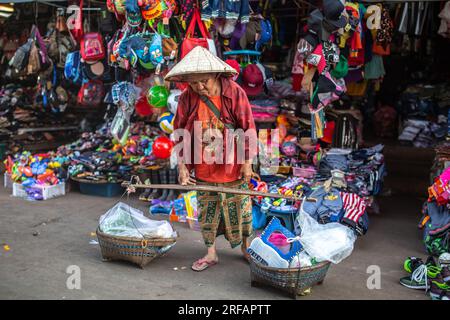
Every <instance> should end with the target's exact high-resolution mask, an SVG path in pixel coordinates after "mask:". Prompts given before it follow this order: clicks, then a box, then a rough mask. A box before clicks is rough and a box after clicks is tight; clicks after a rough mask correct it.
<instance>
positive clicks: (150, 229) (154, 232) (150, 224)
mask: <svg viewBox="0 0 450 320" xmlns="http://www.w3.org/2000/svg"><path fill="white" fill-rule="evenodd" d="M99 225H100V230H101V231H102V232H104V233H107V234H110V235H113V236H122V237H135V238H143V236H145V237H146V238H173V237H176V232H174V231H173V229H172V226H171V225H170V223H169V222H167V221H157V220H151V219H149V218H147V217H145V216H144V213H143V212H142V211H140V210H137V209H134V208H132V207H130V206H129V205H127V204H125V203H123V202H119V203H118V204H116V205H115V206H114V207H112V208H111V209H109V210H108V211H107V212H106V213H105V214H104V215H102V216H101V217H100V220H99Z"/></svg>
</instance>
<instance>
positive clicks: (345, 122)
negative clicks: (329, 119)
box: [332, 114, 358, 149]
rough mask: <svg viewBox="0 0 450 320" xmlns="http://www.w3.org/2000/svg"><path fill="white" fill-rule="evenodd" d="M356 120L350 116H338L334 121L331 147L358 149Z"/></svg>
mask: <svg viewBox="0 0 450 320" xmlns="http://www.w3.org/2000/svg"><path fill="white" fill-rule="evenodd" d="M357 128H358V120H357V119H356V118H355V117H353V116H352V115H351V114H340V115H338V117H337V120H336V127H335V130H334V135H333V143H332V147H334V148H343V149H356V148H357V147H358V133H357Z"/></svg>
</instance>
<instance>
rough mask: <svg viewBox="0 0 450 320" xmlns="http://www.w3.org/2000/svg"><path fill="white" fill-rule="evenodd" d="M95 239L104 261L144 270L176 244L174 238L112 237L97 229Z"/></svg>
mask: <svg viewBox="0 0 450 320" xmlns="http://www.w3.org/2000/svg"><path fill="white" fill-rule="evenodd" d="M97 238H98V242H99V245H100V249H101V251H102V257H103V259H104V260H105V261H113V260H121V261H129V262H132V263H134V264H137V265H138V266H139V267H141V268H144V267H145V266H146V265H147V264H148V263H149V262H150V261H152V260H153V259H155V258H156V257H159V256H162V255H163V254H165V253H166V252H168V251H169V250H170V249H171V248H172V246H173V245H174V244H175V243H176V238H169V239H150V238H147V239H139V238H131V237H118V236H112V235H109V234H106V233H103V232H101V231H100V228H97Z"/></svg>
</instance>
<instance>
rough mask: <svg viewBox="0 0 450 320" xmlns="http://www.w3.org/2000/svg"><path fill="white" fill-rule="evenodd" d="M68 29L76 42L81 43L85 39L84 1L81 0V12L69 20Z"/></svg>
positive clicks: (78, 11)
mask: <svg viewBox="0 0 450 320" xmlns="http://www.w3.org/2000/svg"><path fill="white" fill-rule="evenodd" d="M69 8H70V7H69ZM67 28H68V29H69V31H70V35H71V36H72V38H73V39H74V40H75V42H80V41H81V39H82V38H83V0H80V5H79V10H78V9H77V10H76V12H75V13H74V15H72V16H70V17H69V18H67Z"/></svg>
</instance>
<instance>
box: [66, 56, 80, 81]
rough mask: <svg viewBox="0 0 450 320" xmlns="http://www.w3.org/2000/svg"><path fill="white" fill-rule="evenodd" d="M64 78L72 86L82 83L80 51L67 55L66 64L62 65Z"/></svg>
mask: <svg viewBox="0 0 450 320" xmlns="http://www.w3.org/2000/svg"><path fill="white" fill-rule="evenodd" d="M64 77H65V78H66V79H67V80H69V81H72V82H73V83H74V84H80V85H81V83H82V81H83V72H82V69H81V55H80V51H74V52H70V53H68V54H67V58H66V64H65V65H64Z"/></svg>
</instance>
